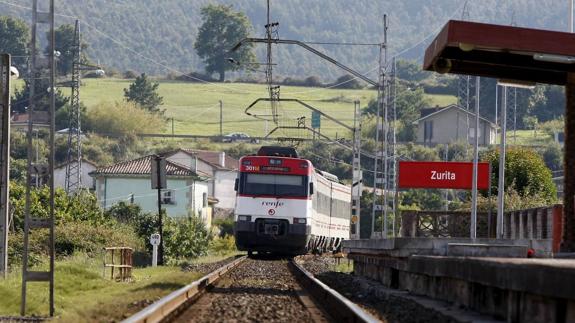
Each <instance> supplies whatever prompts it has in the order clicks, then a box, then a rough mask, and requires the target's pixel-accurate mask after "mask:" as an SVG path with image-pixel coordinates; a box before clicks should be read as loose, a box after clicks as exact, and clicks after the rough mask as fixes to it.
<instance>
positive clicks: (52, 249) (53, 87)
mask: <svg viewBox="0 0 575 323" xmlns="http://www.w3.org/2000/svg"><path fill="white" fill-rule="evenodd" d="M55 44H56V35H55V33H54V0H50V158H49V159H48V164H49V169H50V181H49V185H50V316H54V261H55V257H56V253H55V247H56V246H55V241H54V221H55V219H54V193H55V191H54V165H55V145H54V135H55V132H56V93H55V92H56V57H55V52H56V47H55ZM69 130H70V129H68V131H69Z"/></svg>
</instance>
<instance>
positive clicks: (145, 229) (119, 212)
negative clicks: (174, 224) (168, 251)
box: [106, 202, 165, 252]
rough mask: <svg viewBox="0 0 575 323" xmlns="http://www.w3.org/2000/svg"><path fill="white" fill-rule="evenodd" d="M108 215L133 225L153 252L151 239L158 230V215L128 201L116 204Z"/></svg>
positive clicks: (147, 247) (141, 240) (139, 236)
mask: <svg viewBox="0 0 575 323" xmlns="http://www.w3.org/2000/svg"><path fill="white" fill-rule="evenodd" d="M106 215H107V216H108V217H110V218H112V219H114V220H116V221H118V222H119V223H122V224H125V225H129V226H131V227H132V228H133V229H134V231H135V233H136V235H137V236H138V238H139V239H140V242H141V243H142V244H143V245H144V246H145V248H146V250H147V251H148V252H152V246H151V245H150V243H149V239H150V235H152V234H153V233H156V232H158V217H157V215H155V214H152V213H144V212H142V208H141V207H140V206H139V205H137V204H129V203H126V202H119V203H117V204H114V205H113V206H112V207H110V208H109V209H108V210H107V211H106ZM164 218H165V214H164Z"/></svg>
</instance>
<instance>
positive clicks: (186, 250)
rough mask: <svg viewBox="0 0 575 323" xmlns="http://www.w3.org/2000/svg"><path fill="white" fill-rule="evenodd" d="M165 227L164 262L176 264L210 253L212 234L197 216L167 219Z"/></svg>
mask: <svg viewBox="0 0 575 323" xmlns="http://www.w3.org/2000/svg"><path fill="white" fill-rule="evenodd" d="M165 222H166V223H165V225H164V261H166V263H170V264H175V263H177V262H179V261H182V260H189V259H192V258H197V257H200V256H205V255H206V254H207V253H208V246H209V242H210V238H211V237H210V234H209V233H208V230H207V229H206V226H205V225H204V223H203V222H202V220H201V219H200V218H199V217H197V216H191V217H188V218H184V219H173V218H166V221H165Z"/></svg>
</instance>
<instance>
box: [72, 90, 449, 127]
mask: <svg viewBox="0 0 575 323" xmlns="http://www.w3.org/2000/svg"><path fill="white" fill-rule="evenodd" d="M131 82H132V81H131V80H122V79H85V80H84V81H83V83H84V85H83V87H82V89H81V100H82V102H84V104H85V105H86V106H87V107H88V109H90V108H92V107H94V106H95V105H97V104H99V103H101V102H106V101H107V102H111V101H116V100H122V99H123V95H124V92H123V89H124V88H127V87H128V86H129V84H130V83H131ZM281 89H282V92H281V93H282V98H297V99H300V100H305V101H306V103H308V104H310V105H312V106H314V107H316V108H317V109H319V110H321V111H322V112H324V113H326V114H328V115H330V116H333V117H334V118H337V119H338V120H341V121H342V122H344V123H346V124H348V125H350V126H351V125H353V107H354V106H353V101H354V100H360V102H361V105H362V107H363V106H365V105H367V103H368V102H369V100H371V99H373V98H375V97H376V91H373V90H342V89H323V88H306V87H290V86H282V88H281ZM159 92H160V95H161V96H163V97H164V105H163V107H162V108H163V109H165V110H166V113H165V115H166V117H168V118H170V119H171V118H173V119H174V133H176V134H194V135H218V134H219V117H220V111H219V100H221V101H222V102H223V104H224V108H223V132H224V134H226V133H229V132H236V131H241V132H245V133H248V134H249V135H251V136H258V137H263V136H265V134H266V133H267V131H266V121H263V120H258V119H256V118H254V117H251V116H248V115H246V114H245V113H244V110H245V109H246V107H247V106H249V105H250V104H251V103H252V102H253V101H255V100H256V99H258V98H260V97H267V91H266V86H265V85H262V84H243V83H222V84H196V83H186V82H175V81H160V87H159ZM428 98H429V100H430V102H431V103H432V104H433V105H436V104H437V105H446V104H449V103H454V102H455V101H456V98H455V97H453V96H448V95H430V96H429V97H428ZM251 111H253V113H256V114H260V115H269V114H270V113H271V108H270V104H269V103H268V102H260V103H259V104H258V105H256V106H255V107H254V108H253V110H251ZM278 113H279V114H280V118H279V124H280V125H284V126H295V125H296V124H297V121H296V118H298V117H301V116H305V117H306V119H307V123H306V124H307V125H308V126H309V125H310V119H311V111H310V110H308V109H307V108H304V107H302V106H299V105H297V104H295V103H283V102H282V103H281V104H280V106H279V108H278ZM264 118H268V119H269V117H264ZM273 128H274V125H273V122H271V121H270V122H267V129H268V131H271V130H272V129H273ZM171 131H172V129H171V120H169V121H168V123H167V124H166V128H165V129H164V130H163V131H160V130H158V129H147V128H146V127H145V126H143V127H142V132H146V133H158V132H164V133H171ZM321 132H322V133H325V134H327V135H328V136H333V137H335V135H336V133H337V135H338V136H340V137H341V136H346V137H347V136H348V131H347V130H346V129H345V128H343V127H341V126H339V125H337V124H336V123H334V122H331V121H328V120H326V119H325V118H322V128H321ZM289 135H290V132H289V131H283V136H289ZM291 135H298V136H302V135H304V136H305V135H308V136H311V134H305V133H301V132H297V133H294V132H291Z"/></svg>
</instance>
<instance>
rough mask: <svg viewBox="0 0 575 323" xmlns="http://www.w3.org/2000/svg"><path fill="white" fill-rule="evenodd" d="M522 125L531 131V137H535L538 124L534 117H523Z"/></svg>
mask: <svg viewBox="0 0 575 323" xmlns="http://www.w3.org/2000/svg"><path fill="white" fill-rule="evenodd" d="M523 124H524V125H525V127H526V128H527V129H532V130H533V137H537V125H538V124H539V122H538V120H537V117H536V116H524V117H523Z"/></svg>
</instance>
